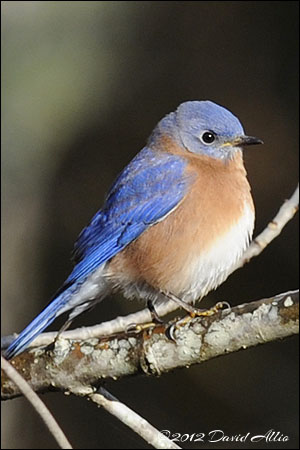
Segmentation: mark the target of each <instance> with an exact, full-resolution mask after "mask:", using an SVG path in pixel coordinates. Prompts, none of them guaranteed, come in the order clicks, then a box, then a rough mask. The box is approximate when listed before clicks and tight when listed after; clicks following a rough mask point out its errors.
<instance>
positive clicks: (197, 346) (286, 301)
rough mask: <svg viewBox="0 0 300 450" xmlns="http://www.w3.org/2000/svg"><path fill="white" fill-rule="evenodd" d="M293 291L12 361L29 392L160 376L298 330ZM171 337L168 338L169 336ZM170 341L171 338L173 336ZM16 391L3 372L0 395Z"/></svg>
mask: <svg viewBox="0 0 300 450" xmlns="http://www.w3.org/2000/svg"><path fill="white" fill-rule="evenodd" d="M298 314H299V291H290V292H286V293H284V294H279V295H277V296H275V297H271V298H268V299H262V300H258V301H254V302H251V303H245V304H242V305H239V306H236V307H234V308H232V309H228V310H223V311H219V312H218V313H216V314H213V315H211V316H204V317H203V316H201V317H196V318H194V319H192V320H188V321H187V323H186V324H183V321H182V319H181V320H179V322H178V319H177V321H176V322H174V321H173V322H169V323H167V324H159V325H155V326H153V327H148V328H145V329H141V330H140V331H137V330H135V331H130V332H127V333H119V334H117V335H112V336H108V337H104V338H102V339H99V338H93V339H88V340H83V341H69V340H66V339H63V338H61V337H60V338H59V339H58V340H57V341H56V343H55V346H54V349H53V350H51V351H49V350H48V351H45V349H43V348H40V347H39V348H36V349H32V350H28V351H26V352H24V353H22V354H21V355H19V356H17V357H16V358H14V359H13V360H12V362H11V363H12V364H13V365H14V367H15V368H16V369H17V370H18V371H19V372H20V373H22V375H23V377H24V378H25V379H26V380H27V381H28V383H29V384H30V385H31V387H32V388H33V390H34V391H36V392H48V391H53V390H60V391H64V392H72V393H75V394H76V393H78V394H79V395H84V394H91V393H92V392H94V389H95V387H97V386H98V385H99V383H101V380H103V379H105V378H112V379H117V378H119V377H123V376H128V375H133V374H139V373H146V374H147V375H161V374H163V373H165V372H167V371H169V370H173V369H175V368H178V367H187V366H190V365H192V364H199V363H202V362H204V361H207V360H209V359H212V358H215V357H217V356H220V355H224V354H227V353H232V352H235V351H238V350H240V349H246V348H248V347H252V346H255V345H258V344H262V343H266V342H270V341H274V340H276V339H280V338H284V337H287V336H291V335H293V334H296V333H298V332H299V317H298ZM170 336H171V337H170ZM173 339H174V340H173ZM19 395H21V392H20V389H19V388H18V387H17V386H16V385H15V384H14V383H13V382H12V381H11V380H10V379H9V378H8V377H7V376H6V375H5V374H4V375H3V377H2V383H1V397H2V399H5V400H6V399H10V398H13V397H16V396H19Z"/></svg>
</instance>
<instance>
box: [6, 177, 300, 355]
mask: <svg viewBox="0 0 300 450" xmlns="http://www.w3.org/2000/svg"><path fill="white" fill-rule="evenodd" d="M298 205H299V185H298V186H297V188H296V190H295V192H294V193H293V195H292V196H291V198H290V199H289V200H286V201H285V202H284V204H283V205H282V206H281V208H280V209H279V211H278V213H277V214H276V216H275V217H274V219H273V220H272V221H271V222H270V223H269V224H268V225H267V227H266V228H265V229H264V230H263V231H262V232H261V233H260V234H259V235H258V236H257V237H256V238H255V239H254V240H253V241H252V242H251V244H250V246H249V247H248V249H247V250H246V251H245V253H244V254H243V256H242V257H241V259H240V260H239V261H238V262H237V264H236V266H235V267H234V268H233V270H232V272H231V273H233V272H234V271H235V270H237V269H238V268H240V267H242V266H243V265H244V264H245V263H247V262H249V261H250V259H251V258H253V257H254V256H257V255H259V254H260V253H261V252H262V251H263V250H264V249H265V248H266V246H267V245H268V244H269V243H270V242H271V241H272V240H273V239H275V238H276V237H277V236H278V235H279V234H280V233H281V231H282V229H283V228H284V226H285V225H286V224H287V223H288V222H289V221H290V220H291V219H292V218H293V217H294V215H295V214H296V212H297V210H298ZM176 309H178V305H177V304H176V303H175V302H172V301H171V300H166V302H164V303H162V304H160V305H158V306H157V308H156V310H157V313H158V315H159V316H160V317H163V316H165V315H166V314H168V313H170V312H172V311H175V310H176ZM150 320H151V316H150V313H149V310H148V309H147V308H145V309H143V310H141V311H138V312H135V313H133V314H129V315H127V316H119V317H116V318H115V319H113V320H109V321H107V322H102V323H100V324H97V325H94V326H91V327H84V328H76V329H74V330H69V331H65V332H63V333H62V334H61V336H62V337H63V338H65V339H77V340H85V339H91V338H97V337H101V336H109V335H112V334H114V333H120V332H122V331H124V330H126V329H127V328H128V326H129V325H131V324H134V323H138V324H142V323H147V322H149V321H150ZM56 335H57V332H56V331H53V332H46V333H42V334H41V335H40V336H38V337H37V338H36V339H35V340H34V341H32V342H31V344H30V345H29V347H37V346H41V345H48V344H50V343H51V342H53V341H54V339H55V337H56ZM15 337H16V335H11V336H10V337H8V336H5V337H4V338H3V340H1V349H5V348H7V347H8V345H9V344H10V343H11V342H12V340H13V339H15Z"/></svg>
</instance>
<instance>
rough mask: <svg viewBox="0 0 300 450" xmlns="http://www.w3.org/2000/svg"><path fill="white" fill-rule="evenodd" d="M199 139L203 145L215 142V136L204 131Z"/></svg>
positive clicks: (210, 132)
mask: <svg viewBox="0 0 300 450" xmlns="http://www.w3.org/2000/svg"><path fill="white" fill-rule="evenodd" d="M200 139H201V141H202V142H203V143H204V144H206V145H209V144H212V143H213V142H214V141H215V139H216V136H215V134H214V133H213V132H212V131H204V133H203V134H202V135H201V137H200Z"/></svg>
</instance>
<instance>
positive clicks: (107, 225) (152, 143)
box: [5, 101, 262, 358]
mask: <svg viewBox="0 0 300 450" xmlns="http://www.w3.org/2000/svg"><path fill="white" fill-rule="evenodd" d="M261 143H262V141H261V140H260V139H257V138H256V137H251V136H246V135H245V134H244V130H243V127H242V125H241V123H240V122H239V120H238V119H237V118H236V117H235V116H234V115H233V114H232V113H231V112H229V111H228V110H227V109H225V108H223V107H221V106H219V105H216V104H215V103H212V102H210V101H188V102H185V103H182V104H181V105H179V107H178V108H177V109H176V111H175V112H172V113H170V114H168V115H167V116H166V117H164V118H163V119H162V120H161V121H160V122H159V123H158V125H157V126H156V128H155V129H154V131H153V132H152V134H151V136H150V138H149V140H148V143H147V145H146V147H144V148H143V149H142V150H141V151H140V152H139V153H138V154H137V155H136V157H135V158H134V159H133V160H132V161H131V162H130V163H129V164H128V166H127V167H125V169H124V170H123V172H122V173H121V174H120V175H119V176H118V177H117V179H116V180H115V182H114V184H113V185H112V187H111V189H110V191H109V193H108V195H107V197H106V199H105V202H104V205H103V207H102V209H100V210H99V211H98V212H97V213H96V215H95V216H94V217H93V218H92V220H91V222H90V224H89V225H88V226H87V227H86V228H85V229H84V230H83V231H82V232H81V234H80V235H79V237H78V240H77V241H76V243H75V247H74V251H73V259H74V262H75V266H74V269H73V271H72V272H71V274H70V276H69V277H68V278H67V280H66V281H65V283H64V284H63V286H62V287H61V289H60V290H59V291H58V292H57V293H56V294H55V296H54V297H53V299H52V301H51V302H50V303H49V304H48V306H47V307H46V308H45V309H44V310H43V311H42V312H41V313H40V314H39V315H38V316H37V317H36V318H35V319H34V320H33V321H32V322H31V323H30V324H29V325H28V326H27V327H26V328H25V329H24V330H23V331H22V333H21V334H20V335H19V336H18V337H17V338H16V339H15V340H14V341H13V342H12V343H11V345H10V346H9V348H8V349H7V351H6V353H5V356H6V357H7V358H12V357H13V356H15V355H17V354H19V353H20V352H22V351H23V350H24V349H26V347H27V346H28V345H29V343H30V342H31V341H32V340H33V339H34V338H35V337H36V336H38V335H39V334H40V333H41V332H42V331H43V330H44V329H45V328H46V327H47V326H48V325H49V324H51V323H52V322H53V321H54V319H55V318H56V317H58V316H59V315H61V314H62V313H64V312H66V311H70V313H69V319H68V322H67V323H70V321H72V320H73V319H74V318H75V317H76V316H77V315H78V314H81V313H82V312H83V311H86V310H88V309H90V308H92V307H93V306H95V304H96V303H97V302H99V301H101V300H102V299H103V298H104V297H106V296H107V295H108V294H109V293H110V292H112V291H115V290H120V291H121V292H122V293H123V295H124V296H125V297H127V298H131V297H138V298H142V299H145V300H146V301H147V302H148V306H150V305H152V308H153V305H155V304H156V305H157V304H158V303H159V302H161V301H164V300H165V299H166V297H169V296H170V295H171V296H172V298H173V299H174V298H175V299H176V298H178V299H180V300H181V305H182V304H183V305H184V304H191V303H194V302H195V301H196V300H197V299H201V298H202V297H204V296H205V295H206V294H207V293H208V292H209V291H210V290H212V289H215V288H216V287H217V286H218V285H220V284H221V283H222V282H223V281H224V280H225V279H226V278H227V277H228V275H229V274H230V271H231V268H232V267H233V266H234V264H235V263H236V262H237V260H238V259H239V258H240V256H241V255H242V253H243V252H244V250H245V249H246V248H247V246H248V244H249V241H250V239H251V236H252V232H253V227H254V217H255V213H254V206H253V201H252V197H251V193H250V186H249V183H248V181H247V178H246V170H245V167H244V164H243V156H242V147H243V146H245V145H251V144H261ZM183 302H184V303H183Z"/></svg>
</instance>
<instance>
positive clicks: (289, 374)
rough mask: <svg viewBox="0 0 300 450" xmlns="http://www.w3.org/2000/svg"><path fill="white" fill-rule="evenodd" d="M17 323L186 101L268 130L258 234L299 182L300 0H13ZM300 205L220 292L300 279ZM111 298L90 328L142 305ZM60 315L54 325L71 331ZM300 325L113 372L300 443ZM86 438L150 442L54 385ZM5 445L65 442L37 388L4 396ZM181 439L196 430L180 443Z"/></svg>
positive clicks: (72, 433) (260, 156) (59, 414)
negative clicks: (298, 330)
mask: <svg viewBox="0 0 300 450" xmlns="http://www.w3.org/2000/svg"><path fill="white" fill-rule="evenodd" d="M2 87H3V90H2V93H3V96H2V130H3V134H2V188H3V189H2V212H3V215H2V218H3V220H2V262H3V264H2V281H3V283H2V299H3V300H2V312H3V315H2V317H3V322H2V335H4V334H8V333H11V332H13V331H20V330H21V329H22V328H23V327H24V326H25V325H27V324H28V322H29V321H30V320H31V319H32V318H33V317H34V316H35V315H36V314H37V313H39V312H40V310H41V309H42V308H43V306H44V305H45V304H46V303H47V302H48V300H49V298H50V296H51V295H52V294H53V293H54V291H56V289H57V288H58V287H59V286H60V284H61V283H62V282H63V281H64V279H65V277H66V276H67V275H68V273H69V271H70V268H71V264H70V261H69V255H70V251H71V249H72V245H73V242H74V241H75V239H76V237H77V235H78V233H79V232H80V230H81V228H82V227H83V226H84V225H86V224H87V222H88V221H89V219H90V218H91V216H92V215H93V214H94V213H95V211H96V210H97V209H98V208H99V207H100V206H101V204H102V201H103V198H104V195H105V192H106V190H107V189H108V187H109V185H110V184H111V182H112V181H113V179H114V177H115V176H116V175H117V174H118V172H119V171H120V170H121V169H122V168H123V167H124V165H125V164H126V163H128V162H129V161H130V159H131V158H132V157H133V156H134V155H135V154H136V153H137V152H138V151H139V150H140V149H141V148H142V147H143V145H144V144H145V142H146V139H147V137H148V135H149V134H150V132H151V130H152V128H153V127H154V125H155V124H156V123H157V121H158V120H159V119H160V118H161V117H163V116H164V115H165V114H166V113H168V112H170V111H172V110H174V109H175V108H176V107H177V105H178V104H179V103H181V102H183V101H186V100H200V99H210V100H213V101H215V102H216V103H219V104H221V105H223V106H226V107H227V108H228V109H230V110H231V111H232V112H233V113H234V114H236V115H237V116H238V117H239V118H240V119H241V121H242V123H243V125H244V127H245V130H246V132H247V133H249V134H251V135H255V136H258V137H260V138H262V139H263V140H264V141H265V145H264V146H263V147H260V146H259V147H251V148H249V150H248V149H247V151H246V152H245V161H246V166H247V170H248V176H249V179H250V182H251V185H252V192H253V197H254V200H255V204H256V212H257V220H256V233H258V232H259V231H261V230H262V229H263V228H264V226H265V225H266V223H267V222H268V220H270V219H271V218H272V217H273V216H274V214H275V213H276V211H277V209H278V208H279V206H280V205H281V204H282V202H283V201H284V199H286V198H287V197H289V196H290V195H291V194H292V192H293V190H294V188H295V186H296V183H297V180H298V149H297V145H298V2H295V1H271V2H269V1H268V2H264V1H251V2H247V1H243V2H238V1H234V2H231V1H228V2H213V1H210V2H206V1H203V2H199V1H194V2H188V1H185V2H183V1H181V2H176V1H171V2H161V1H156V2H148V1H146V2H144V1H138V2H134V1H122V2H118V1H117V2H115V1H110V2H106V1H95V2H90V1H84V2H83V1H79V2H68V1H60V2H57V1H51V2H49V1H45V2H40V1H35V2H33V1H27V2H5V1H4V2H2ZM297 255H298V218H295V219H294V220H293V221H292V222H291V223H289V224H288V225H287V227H286V228H285V229H284V230H283V232H282V234H281V235H280V237H279V238H277V239H276V240H275V241H274V242H273V243H272V244H271V245H270V246H269V247H268V248H267V249H266V250H265V251H264V252H263V254H262V255H261V256H259V257H258V258H256V259H254V260H252V261H251V263H250V264H249V265H247V266H246V267H244V268H243V269H242V270H239V271H237V272H236V273H235V274H233V275H232V276H231V277H230V278H229V279H228V280H227V281H226V283H225V284H224V285H223V286H221V287H220V288H219V289H218V290H217V291H216V292H214V293H211V294H210V295H209V296H208V299H206V300H205V301H204V303H203V304H204V305H208V306H209V305H211V304H213V303H214V302H216V301H217V300H228V301H230V303H231V304H232V305H235V304H238V303H241V302H244V301H250V300H254V299H259V298H263V297H268V296H271V295H273V294H276V293H280V292H284V291H286V290H290V289H295V288H296V287H297V286H298V259H297ZM140 307H141V304H140V303H138V302H134V303H129V302H125V301H123V299H122V298H121V297H120V296H115V297H114V298H108V299H106V300H105V301H104V302H103V303H102V304H100V305H99V306H98V307H97V309H96V310H95V313H94V314H87V315H86V316H85V317H83V318H80V319H78V320H77V321H76V324H75V326H76V327H77V326H79V325H82V324H89V325H92V324H95V323H97V322H100V321H102V320H107V319H109V318H112V317H114V316H116V315H120V314H126V313H127V312H128V311H134V310H135V309H137V308H140ZM59 325H60V323H59V322H57V323H55V325H54V326H53V327H52V329H57V328H58V326H59ZM297 350H298V345H297V339H296V338H295V339H294V338H290V339H286V340H284V341H282V342H276V343H272V344H267V345H264V346H261V347H257V348H253V349H250V350H247V351H245V352H239V353H236V354H233V355H229V356H226V357H222V358H219V359H215V360H212V361H209V362H207V363H206V364H203V365H201V366H197V367H192V368H190V369H189V370H178V371H175V372H173V373H169V374H167V375H164V376H162V377H161V378H156V379H154V378H147V377H133V378H128V379H123V380H120V381H118V382H107V384H106V387H107V388H108V389H109V390H110V391H111V392H112V393H113V394H114V395H115V396H117V397H119V398H120V400H122V401H124V402H125V403H127V404H128V405H129V406H130V407H132V408H133V409H134V410H136V411H137V412H138V413H140V414H141V415H142V416H144V417H145V418H146V419H148V420H149V421H150V422H151V423H152V424H153V425H154V426H156V427H157V428H158V429H169V430H171V431H172V432H180V433H196V432H205V433H207V432H209V431H211V430H214V429H221V430H223V431H224V433H225V434H226V435H235V434H242V433H247V432H250V433H251V434H264V433H266V432H267V431H268V430H270V429H273V430H275V431H280V432H281V433H282V434H284V435H288V436H289V438H290V439H289V441H288V442H287V443H284V444H282V443H265V442H264V441H262V442H259V443H258V444H251V443H249V442H247V443H246V444H243V443H226V442H223V443H222V442H220V443H217V444H209V443H184V444H182V446H183V447H184V448H194V449H195V448H236V449H240V448H241V449H243V448H284V449H296V448H298V446H299V443H298V412H297V411H298V404H297V403H298V400H297V399H298V387H297V380H298V363H297V360H298V356H297V355H298V353H297ZM43 400H44V401H45V403H46V404H47V405H48V406H49V408H50V409H51V411H52V412H53V414H54V415H55V417H56V418H57V419H58V421H59V423H60V424H61V426H62V428H63V429H64V431H65V432H66V434H67V436H68V437H69V439H70V441H71V443H72V444H73V445H74V447H75V448H95V449H99V448H124V449H125V448H149V446H147V444H146V443H144V442H143V441H142V440H141V439H140V438H139V437H137V436H136V435H135V434H134V433H133V432H131V431H130V430H129V429H127V428H126V427H125V426H124V425H122V424H120V423H119V422H118V421H117V420H115V419H114V418H113V417H111V416H109V415H108V414H107V413H106V412H105V411H103V410H100V409H97V408H96V407H95V405H93V404H91V403H89V402H86V401H85V400H83V399H80V398H73V397H65V396H64V395H62V394H59V393H54V394H49V395H44V396H43ZM2 411H3V415H2V417H3V422H2V431H3V434H2V438H3V440H2V448H9V449H16V448H28V449H29V448H45V449H46V448H56V445H55V443H54V441H53V439H52V437H51V436H50V435H49V433H48V431H47V430H46V428H45V427H44V425H43V424H42V423H41V421H40V419H39V418H38V416H37V414H36V413H35V412H34V411H33V410H32V408H31V406H30V405H29V404H28V402H27V401H25V400H24V399H23V398H20V399H16V400H13V401H7V402H5V403H4V404H2ZM179 444H180V443H179Z"/></svg>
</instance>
